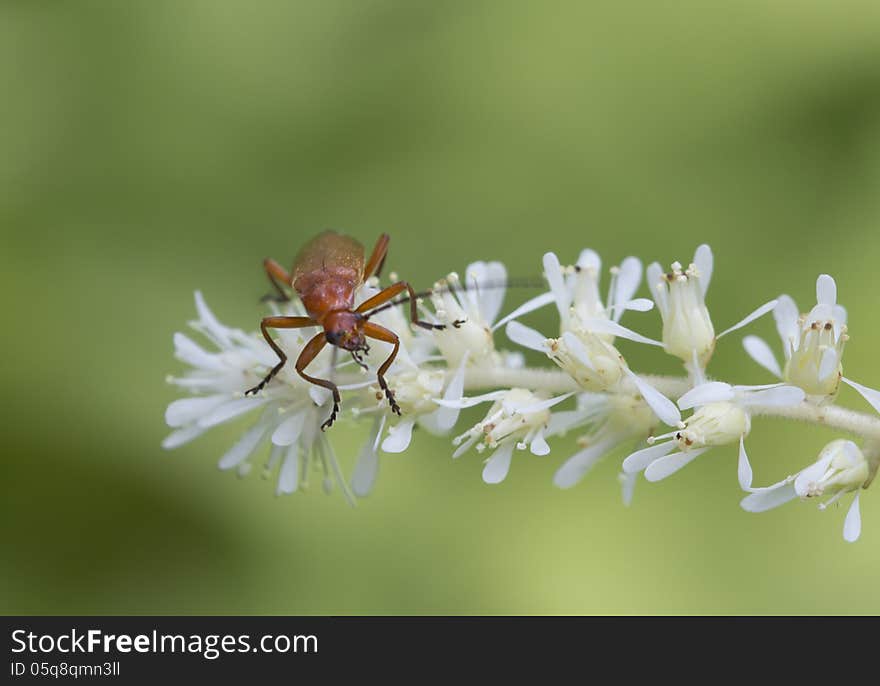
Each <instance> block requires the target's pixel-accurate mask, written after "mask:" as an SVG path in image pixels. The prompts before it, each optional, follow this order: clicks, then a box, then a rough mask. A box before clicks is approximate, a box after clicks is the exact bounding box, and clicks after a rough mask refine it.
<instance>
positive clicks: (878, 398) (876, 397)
mask: <svg viewBox="0 0 880 686" xmlns="http://www.w3.org/2000/svg"><path fill="white" fill-rule="evenodd" d="M842 381H843V382H844V383H845V384H847V385H848V386H851V387H852V388H854V389H855V390H856V391H858V393H859V395H861V396H862V397H863V398H864V399H865V400H867V401H868V402H869V403H871V407H873V408H874V409H875V410H877V412H880V391H875V390H874V389H873V388H868V387H867V386H862V384H860V383H856V382H855V381H853V380H852V379H847V378H846V377H842Z"/></svg>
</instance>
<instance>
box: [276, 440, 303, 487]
mask: <svg viewBox="0 0 880 686" xmlns="http://www.w3.org/2000/svg"><path fill="white" fill-rule="evenodd" d="M298 487H299V446H298V445H291V446H290V447H289V448H288V449H287V455H286V456H285V458H284V462H283V463H282V464H281V470H280V471H279V473H278V486H277V487H276V488H275V495H289V494H291V493H294V492H296V489H297V488H298Z"/></svg>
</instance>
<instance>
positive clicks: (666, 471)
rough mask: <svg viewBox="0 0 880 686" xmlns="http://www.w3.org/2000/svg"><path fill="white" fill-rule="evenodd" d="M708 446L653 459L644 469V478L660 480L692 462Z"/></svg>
mask: <svg viewBox="0 0 880 686" xmlns="http://www.w3.org/2000/svg"><path fill="white" fill-rule="evenodd" d="M707 450H709V448H708V447H707V448H697V449H696V450H688V451H687V452H686V453H672V454H671V455H667V456H666V457H661V458H660V459H659V460H654V461H653V462H652V463H651V464H649V465H648V466H647V468H646V469H645V478H646V479H647V480H648V481H660V480H662V479H665V478H666V477H667V476H670V475H672V474H675V472H677V471H678V470H679V469H681V468H682V467H684V466H685V465H686V464H689V463H690V462H693V461H694V460H695V459H696V458H698V457H699V456H700V455H702V454H703V453H704V452H706V451H707Z"/></svg>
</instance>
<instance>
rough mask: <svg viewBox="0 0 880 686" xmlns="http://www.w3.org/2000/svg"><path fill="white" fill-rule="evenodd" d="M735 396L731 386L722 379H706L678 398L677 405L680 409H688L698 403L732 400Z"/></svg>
mask: <svg viewBox="0 0 880 686" xmlns="http://www.w3.org/2000/svg"><path fill="white" fill-rule="evenodd" d="M734 396H735V393H734V392H733V386H731V385H730V384H727V383H724V382H723V381H708V382H706V383H703V384H700V385H699V386H694V387H693V388H692V389H691V390H689V391H688V392H687V393H685V394H684V395H683V396H681V397H680V398H679V399H678V406H679V407H680V408H681V409H682V410H689V409H690V408H692V407H697V406H698V405H706V404H708V403H719V402H724V401H727V400H732V399H733V398H734Z"/></svg>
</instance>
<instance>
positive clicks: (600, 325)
mask: <svg viewBox="0 0 880 686" xmlns="http://www.w3.org/2000/svg"><path fill="white" fill-rule="evenodd" d="M583 325H584V328H585V329H586V330H587V331H589V332H590V333H607V334H611V335H612V336H618V337H620V338H626V339H627V340H630V341H635V342H636V343H646V344H647V345H656V346H659V347H661V348H662V347H663V343H661V342H660V341H655V340H654V339H653V338H647V337H646V336H642V334H640V333H636V332H635V331H632V330H631V329H627V328H626V327H625V326H621V325H620V324H618V323H617V322H615V321H612V320H611V319H599V318H593V319H585V320H584V322H583Z"/></svg>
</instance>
